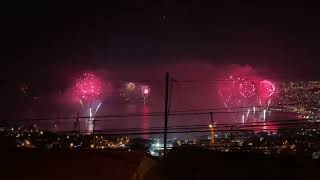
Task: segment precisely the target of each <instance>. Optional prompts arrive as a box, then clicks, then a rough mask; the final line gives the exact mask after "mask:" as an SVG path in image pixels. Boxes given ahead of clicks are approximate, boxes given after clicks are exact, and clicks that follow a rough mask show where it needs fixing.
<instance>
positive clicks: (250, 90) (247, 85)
mask: <svg viewBox="0 0 320 180" xmlns="http://www.w3.org/2000/svg"><path fill="white" fill-rule="evenodd" d="M239 92H240V94H241V95H242V96H243V97H245V98H249V97H252V96H254V95H255V93H256V87H255V84H254V83H253V82H252V81H248V80H246V81H244V82H241V83H240V84H239Z"/></svg>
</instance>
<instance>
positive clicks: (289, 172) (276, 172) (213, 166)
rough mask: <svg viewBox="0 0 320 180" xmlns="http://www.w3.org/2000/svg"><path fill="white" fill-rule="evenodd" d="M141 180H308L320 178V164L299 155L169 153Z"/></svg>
mask: <svg viewBox="0 0 320 180" xmlns="http://www.w3.org/2000/svg"><path fill="white" fill-rule="evenodd" d="M144 179H145V180H158V179H163V180H176V179H183V180H189V179H190V180H191V179H192V180H193V179H196V180H208V179H218V180H235V179H236V180H251V179H252V180H264V179H265V180H277V179H279V180H280V179H281V180H284V179H290V180H296V179H301V180H309V179H310V180H311V179H320V161H319V160H312V159H311V157H301V156H281V157H275V156H266V155H263V154H252V153H217V152H216V153H214V152H212V151H207V150H200V149H197V150H185V149H183V150H175V151H172V152H170V153H169V154H168V158H167V161H166V162H162V163H160V164H159V165H158V166H154V167H153V168H152V169H151V170H150V171H149V172H148V173H147V174H146V175H145V176H144Z"/></svg>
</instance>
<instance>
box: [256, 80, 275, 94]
mask: <svg viewBox="0 0 320 180" xmlns="http://www.w3.org/2000/svg"><path fill="white" fill-rule="evenodd" d="M275 90H276V87H275V85H274V84H273V83H272V82H270V81H268V80H263V81H261V82H260V86H259V92H260V96H261V97H262V98H269V97H271V96H272V95H273V94H274V92H275Z"/></svg>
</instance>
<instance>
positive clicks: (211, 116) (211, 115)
mask: <svg viewBox="0 0 320 180" xmlns="http://www.w3.org/2000/svg"><path fill="white" fill-rule="evenodd" d="M210 118H211V124H212V126H213V114H212V112H210Z"/></svg>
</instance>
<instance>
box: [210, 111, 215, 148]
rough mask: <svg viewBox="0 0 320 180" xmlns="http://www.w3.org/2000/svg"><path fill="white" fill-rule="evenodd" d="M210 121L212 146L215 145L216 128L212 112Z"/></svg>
mask: <svg viewBox="0 0 320 180" xmlns="http://www.w3.org/2000/svg"><path fill="white" fill-rule="evenodd" d="M210 120H211V124H210V125H209V128H210V132H211V145H214V128H215V124H214V122H213V114H212V112H210Z"/></svg>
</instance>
